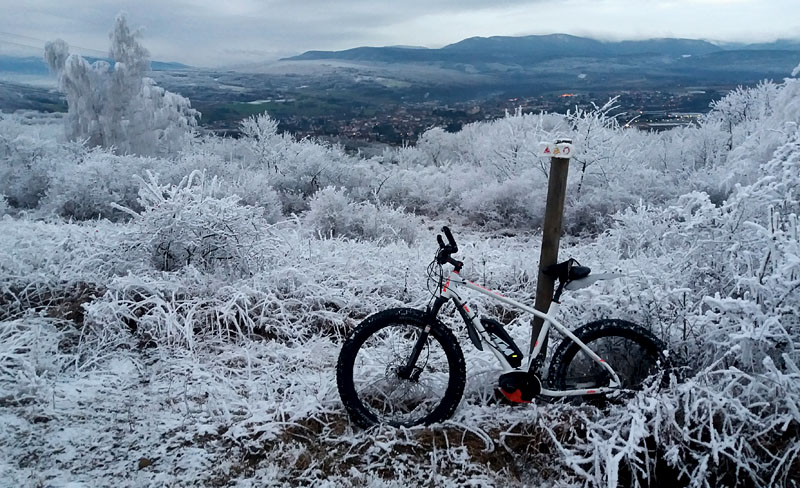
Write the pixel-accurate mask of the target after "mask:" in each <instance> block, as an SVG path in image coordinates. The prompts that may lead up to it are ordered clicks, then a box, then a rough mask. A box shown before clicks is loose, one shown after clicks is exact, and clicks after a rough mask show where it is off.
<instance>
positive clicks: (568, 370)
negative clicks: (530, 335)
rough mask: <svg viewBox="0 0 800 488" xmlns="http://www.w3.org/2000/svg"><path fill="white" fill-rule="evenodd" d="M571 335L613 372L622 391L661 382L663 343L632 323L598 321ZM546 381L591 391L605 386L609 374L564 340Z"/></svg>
mask: <svg viewBox="0 0 800 488" xmlns="http://www.w3.org/2000/svg"><path fill="white" fill-rule="evenodd" d="M573 333H574V334H575V335H576V336H577V337H578V338H579V339H580V340H581V342H583V343H584V344H586V345H587V346H588V347H589V349H591V350H592V351H594V352H595V353H596V354H597V355H598V356H600V358H601V359H603V360H604V361H606V362H607V363H608V364H609V365H610V366H611V367H612V368H613V369H614V371H615V372H616V373H617V376H619V379H620V382H621V385H620V386H621V388H622V389H623V390H628V391H630V390H640V389H642V387H643V386H644V385H645V384H646V383H647V381H650V380H653V379H657V380H661V379H663V373H664V371H666V370H667V368H668V366H669V365H668V358H667V356H666V355H665V351H666V347H665V346H664V344H663V343H662V342H661V341H660V340H658V339H657V338H656V337H655V336H653V334H651V333H650V332H648V331H647V330H645V329H643V328H642V327H639V326H638V325H636V324H634V323H632V322H628V321H625V320H615V319H606V320H598V321H596V322H591V323H589V324H586V325H584V326H582V327H580V328H579V329H577V330H575V331H574V332H573ZM548 382H549V384H550V386H551V388H553V389H555V390H562V391H563V390H577V389H591V388H599V387H604V386H608V385H609V383H610V382H611V375H610V374H609V373H608V371H607V370H606V369H605V368H604V367H603V366H602V365H600V364H598V363H597V362H595V361H594V360H593V359H592V358H591V357H589V355H588V354H586V353H585V352H584V351H583V350H582V349H581V348H580V346H578V344H576V343H575V342H573V341H572V340H570V339H568V338H567V339H564V340H563V341H562V342H561V344H559V346H558V348H556V351H555V353H554V354H553V359H552V361H551V362H550V369H549V371H548ZM585 398H587V399H590V398H598V396H597V395H590V396H586V397H585ZM601 398H602V397H601Z"/></svg>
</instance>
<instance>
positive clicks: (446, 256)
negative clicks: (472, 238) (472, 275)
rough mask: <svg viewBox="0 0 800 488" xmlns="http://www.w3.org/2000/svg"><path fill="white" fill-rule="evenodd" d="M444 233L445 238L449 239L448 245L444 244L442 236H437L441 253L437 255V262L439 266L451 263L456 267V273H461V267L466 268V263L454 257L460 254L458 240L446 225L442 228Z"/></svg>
mask: <svg viewBox="0 0 800 488" xmlns="http://www.w3.org/2000/svg"><path fill="white" fill-rule="evenodd" d="M442 232H444V235H445V237H447V244H445V243H444V240H443V239H442V235H441V234H437V235H436V241H437V242H438V243H439V251H438V252H437V253H436V262H438V263H439V264H445V263H450V264H452V265H453V266H454V267H455V270H456V272H459V271H461V267H462V266H464V263H462V262H461V261H458V260H456V259H453V257H452V255H453V254H455V253H457V252H458V245H457V244H456V240H455V239H454V238H453V233H452V232H450V228H449V227H447V226H446V225H445V226H444V227H442Z"/></svg>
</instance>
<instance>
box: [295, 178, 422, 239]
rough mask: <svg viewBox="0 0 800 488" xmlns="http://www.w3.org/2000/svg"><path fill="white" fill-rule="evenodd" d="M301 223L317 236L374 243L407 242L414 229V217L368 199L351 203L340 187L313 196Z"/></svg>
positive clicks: (329, 188) (415, 223) (414, 235)
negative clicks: (347, 238)
mask: <svg viewBox="0 0 800 488" xmlns="http://www.w3.org/2000/svg"><path fill="white" fill-rule="evenodd" d="M304 222H305V224H306V225H307V226H308V227H310V229H311V230H312V232H314V233H315V234H316V235H317V236H319V237H323V238H324V237H349V238H352V239H368V240H372V241H376V242H378V243H386V242H394V241H399V240H403V241H406V242H408V243H411V242H413V241H414V238H415V237H416V228H417V222H416V219H415V218H414V217H413V216H411V215H408V214H406V213H405V212H403V211H402V210H398V209H394V208H391V207H386V206H383V205H375V204H373V203H371V202H361V203H354V202H352V201H351V200H350V198H349V197H348V196H347V194H346V193H345V191H344V190H341V189H336V188H335V187H332V186H331V187H328V188H324V189H322V190H320V191H319V192H317V193H316V194H315V195H314V197H313V198H312V199H311V201H310V202H309V210H308V212H307V213H306V215H305V217H304Z"/></svg>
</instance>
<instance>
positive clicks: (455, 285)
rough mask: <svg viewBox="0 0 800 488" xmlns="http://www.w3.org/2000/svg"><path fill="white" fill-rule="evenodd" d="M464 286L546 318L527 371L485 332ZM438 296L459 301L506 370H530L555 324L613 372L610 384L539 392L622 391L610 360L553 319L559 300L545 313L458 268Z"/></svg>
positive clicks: (583, 393)
mask: <svg viewBox="0 0 800 488" xmlns="http://www.w3.org/2000/svg"><path fill="white" fill-rule="evenodd" d="M462 286H463V287H464V288H467V289H470V290H473V291H476V292H478V293H481V294H483V295H486V296H488V297H490V298H492V299H493V300H496V301H498V302H502V303H505V304H506V305H510V306H512V307H514V308H517V309H520V310H523V311H525V312H528V313H530V314H533V315H535V316H536V317H540V318H542V319H543V320H544V325H543V326H542V329H541V331H540V332H539V336H538V337H537V339H536V342H535V343H534V345H533V351H532V352H531V353H530V355H529V357H528V361H527V364H526V365H525V369H524V370H523V369H522V367H519V368H514V367H512V366H511V365H510V364H509V363H508V361H507V360H506V358H505V356H503V354H502V353H501V352H500V350H499V349H498V347H497V346H496V345H495V344H494V342H493V340H492V336H491V334H489V333H488V332H487V331H486V329H484V327H483V324H481V321H480V318H479V317H478V314H476V313H474V312H472V311H470V309H469V307H467V305H466V303H464V301H463V300H462V299H461V296H460V295H459V293H458V291H457V290H458V289H459V288H460V287H462ZM436 296H439V297H442V298H447V299H452V300H453V302H454V303H455V304H456V307H458V308H459V309H461V310H463V312H464V315H463V316H464V317H466V318H467V319H468V320H469V321H470V323H471V325H472V327H474V328H475V331H477V333H478V337H479V338H480V341H481V343H482V344H484V345H485V346H487V347H488V348H489V350H490V351H492V353H494V355H495V357H496V358H497V360H498V361H499V362H500V364H501V365H502V367H503V372H504V373H506V372H510V371H528V370H529V369H530V367H531V364H533V361H535V360H536V358H538V357H539V355H540V354H541V353H542V345H543V344H544V340H545V337H547V334H548V332H549V331H550V327H551V326H552V327H554V328H555V329H556V330H558V331H559V332H560V333H561V334H562V335H564V336H565V337H568V338H569V339H570V340H572V341H573V342H574V343H576V344H577V345H578V346H579V347H580V348H581V350H583V352H585V353H586V354H587V355H588V356H589V357H590V358H592V360H593V361H595V362H596V363H598V364H600V365H601V366H602V367H603V368H605V369H606V371H608V373H609V374H610V375H611V382H610V384H609V386H604V387H597V388H587V389H576V390H549V389H546V388H542V390H541V392H540V393H539V394H540V395H544V396H550V397H566V396H582V395H601V394H604V393H612V392H618V391H619V388H620V380H619V376H617V373H616V372H615V371H614V369H613V368H612V367H611V366H610V365H609V364H608V363H607V362H605V361H604V360H603V359H602V358H601V357H600V356H598V355H597V354H595V352H594V351H592V350H591V349H589V347H588V346H587V345H586V344H584V343H583V342H582V341H581V340H580V339H578V337H577V336H575V334H573V333H572V332H570V330H569V329H567V328H566V327H565V326H564V325H563V324H562V323H561V322H559V321H558V320H556V319H555V318H554V315H555V314H557V313H558V308H559V305H560V303H559V302H552V303H551V304H550V307H549V309H548V310H547V313H542V312H540V311H538V310H536V309H534V308H533V307H529V306H527V305H524V304H522V303H520V302H518V301H516V300H512V299H511V298H508V297H505V296H503V295H501V294H500V293H498V292H496V291H493V290H489V289H488V288H484V287H482V286H481V285H479V284H477V283H473V282H471V281H469V280H466V279H464V278H462V277H461V275H460V274H459V273H458V272H457V271H455V269H451V270H450V274H449V276H448V278H447V281H446V282H445V283H444V286H443V287H442V289H440V290H438V292H437V295H436ZM529 349H530V348H529Z"/></svg>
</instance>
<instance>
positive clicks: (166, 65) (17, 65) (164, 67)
mask: <svg viewBox="0 0 800 488" xmlns="http://www.w3.org/2000/svg"><path fill="white" fill-rule="evenodd" d="M84 57H85V58H86V60H87V61H89V62H90V63H94V62H95V61H98V60H100V59H103V58H93V57H89V56H84ZM104 61H110V60H109V59H104ZM150 66H151V68H152V69H153V70H154V71H179V70H185V69H189V68H190V67H189V66H187V65H185V64H181V63H174V62H163V61H152V62H151V63H150ZM0 72H6V73H14V74H18V75H33V76H47V75H48V74H49V73H50V70H49V68H48V67H47V63H45V61H44V59H43V58H41V57H37V56H25V57H16V56H5V55H0Z"/></svg>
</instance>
